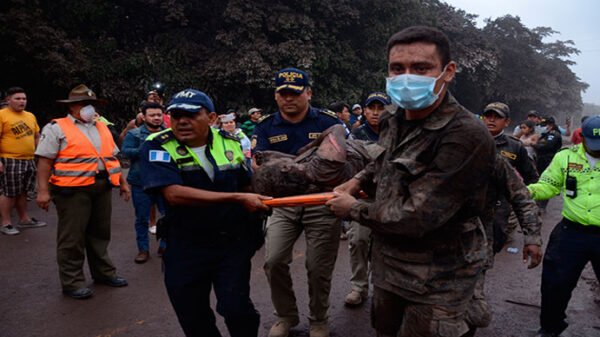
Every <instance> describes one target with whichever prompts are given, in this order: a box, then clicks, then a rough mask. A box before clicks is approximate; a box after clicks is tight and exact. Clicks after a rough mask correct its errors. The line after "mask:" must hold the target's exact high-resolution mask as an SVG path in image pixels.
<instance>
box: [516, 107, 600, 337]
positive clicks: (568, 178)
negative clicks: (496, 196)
mask: <svg viewBox="0 0 600 337" xmlns="http://www.w3.org/2000/svg"><path fill="white" fill-rule="evenodd" d="M581 129H582V132H581V133H582V135H583V143H582V144H577V145H575V146H572V147H570V148H567V149H563V150H561V151H559V152H557V153H556V155H555V156H554V158H553V159H552V162H550V165H549V166H548V168H547V169H546V170H545V171H544V172H543V173H542V176H541V177H540V180H539V181H538V182H537V183H535V184H531V185H529V186H527V187H528V188H529V191H530V192H531V196H532V197H533V199H535V200H548V199H550V198H552V197H554V196H556V195H558V194H561V193H562V194H563V195H564V198H563V199H564V203H563V210H562V215H563V219H562V220H561V222H559V223H558V224H557V225H556V227H555V228H554V230H552V234H550V238H549V241H548V247H546V256H545V257H544V264H543V270H542V310H541V313H540V325H541V329H540V331H539V335H538V336H540V337H557V336H558V335H560V334H561V332H563V330H565V329H566V328H567V326H568V325H569V324H567V322H566V321H565V318H566V314H565V311H566V309H567V306H568V304H569V300H570V299H571V292H572V291H573V289H575V286H577V281H578V280H579V277H580V276H581V272H582V271H583V268H584V267H585V265H586V264H587V263H588V262H591V263H592V268H593V269H594V272H595V273H596V278H598V279H599V280H600V193H599V192H598V180H600V166H598V162H599V161H600V116H594V117H590V118H588V119H587V120H586V121H585V122H584V123H583V125H582V128H581Z"/></svg>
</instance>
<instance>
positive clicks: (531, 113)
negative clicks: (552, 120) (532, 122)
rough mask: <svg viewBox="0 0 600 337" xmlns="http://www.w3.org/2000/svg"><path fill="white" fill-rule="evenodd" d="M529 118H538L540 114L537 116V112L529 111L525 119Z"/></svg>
mask: <svg viewBox="0 0 600 337" xmlns="http://www.w3.org/2000/svg"><path fill="white" fill-rule="evenodd" d="M531 116H534V117H540V114H538V112H537V111H535V110H530V111H529V112H528V113H527V117H531Z"/></svg>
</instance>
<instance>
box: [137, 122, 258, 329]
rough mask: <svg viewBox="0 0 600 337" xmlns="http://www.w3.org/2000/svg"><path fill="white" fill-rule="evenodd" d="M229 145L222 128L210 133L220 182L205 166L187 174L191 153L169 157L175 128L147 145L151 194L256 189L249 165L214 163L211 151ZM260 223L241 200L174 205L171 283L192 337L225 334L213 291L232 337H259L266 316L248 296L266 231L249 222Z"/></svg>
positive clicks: (170, 212) (170, 213)
mask: <svg viewBox="0 0 600 337" xmlns="http://www.w3.org/2000/svg"><path fill="white" fill-rule="evenodd" d="M217 138H218V139H217ZM222 140H223V138H222V137H221V134H220V133H218V132H217V131H214V130H211V132H209V139H208V143H207V147H206V155H207V157H208V159H209V161H210V162H211V163H212V166H213V167H214V180H211V179H210V178H209V176H208V175H207V173H206V172H205V171H204V170H203V169H202V168H201V167H196V168H194V167H189V166H188V167H186V169H181V164H182V163H184V162H186V161H189V160H190V159H189V156H188V157H187V158H176V157H174V156H173V155H170V156H169V155H166V152H165V151H164V147H163V146H162V145H163V144H164V143H165V142H177V140H176V139H175V137H174V135H173V133H172V132H171V131H170V130H166V131H165V132H162V133H160V134H159V135H158V136H157V137H155V138H153V139H149V140H147V141H146V142H145V143H144V144H143V145H142V148H141V155H140V157H141V158H140V160H141V167H143V168H144V173H143V178H142V180H143V185H144V189H145V190H146V191H147V192H149V193H159V192H160V189H161V188H163V187H167V186H169V185H182V186H189V187H193V188H198V189H203V190H209V191H216V192H238V191H242V190H243V188H244V187H246V186H248V185H249V184H250V173H249V170H248V169H247V168H246V167H245V166H243V165H242V166H239V167H238V168H235V169H221V168H222V166H221V168H220V167H219V165H217V162H216V161H215V157H216V155H217V153H214V152H211V151H213V149H214V148H218V146H220V144H221V142H222ZM217 142H218V143H219V144H217ZM175 146H179V147H177V151H176V152H177V154H181V155H183V157H185V155H187V151H188V149H187V148H186V147H185V146H183V145H178V143H177V144H175ZM236 151H237V150H236ZM239 151H241V149H240V150H239ZM152 152H154V157H152ZM156 153H159V155H158V157H157V155H156ZM157 158H158V159H157ZM253 218H255V216H253V215H252V214H251V213H249V212H247V211H246V210H245V209H244V207H243V206H242V205H241V204H237V203H219V204H211V205H210V206H207V207H202V206H172V205H167V208H166V222H167V223H168V231H167V250H166V252H165V254H164V255H163V261H164V267H165V285H166V288H167V292H168V294H169V298H170V300H171V303H172V304H173V308H174V309H175V311H176V313H177V317H178V319H179V322H180V323H181V326H182V328H183V330H184V332H185V334H186V336H188V337H189V336H198V337H200V336H202V337H207V336H210V337H212V336H215V337H217V336H219V337H220V336H221V334H220V333H219V331H218V329H217V327H216V326H215V316H214V313H213V311H212V310H211V308H210V299H209V295H210V291H211V287H214V290H215V294H216V297H217V312H218V313H219V314H220V315H222V316H223V317H224V318H225V324H226V325H227V328H228V330H229V333H230V334H231V336H232V337H237V336H253V337H255V336H257V332H258V325H259V320H260V316H259V314H258V312H257V311H256V310H255V308H254V305H253V304H252V301H251V300H250V296H249V295H250V294H249V293H250V286H249V283H250V268H251V264H250V260H251V258H252V256H253V255H254V253H255V251H256V249H257V248H258V247H259V245H260V243H259V242H260V240H261V239H262V230H261V227H260V224H259V222H257V221H256V222H253V221H251V220H249V219H253Z"/></svg>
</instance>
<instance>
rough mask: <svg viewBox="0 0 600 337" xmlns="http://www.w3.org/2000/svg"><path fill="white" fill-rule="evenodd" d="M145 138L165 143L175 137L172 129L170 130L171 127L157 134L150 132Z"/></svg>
mask: <svg viewBox="0 0 600 337" xmlns="http://www.w3.org/2000/svg"><path fill="white" fill-rule="evenodd" d="M146 139H147V140H156V141H157V142H158V143H159V144H161V145H162V144H165V143H167V142H168V141H171V140H173V139H177V138H175V134H174V133H173V131H171V129H168V130H166V131H163V132H159V133H157V134H152V135H150V136H148V138H146Z"/></svg>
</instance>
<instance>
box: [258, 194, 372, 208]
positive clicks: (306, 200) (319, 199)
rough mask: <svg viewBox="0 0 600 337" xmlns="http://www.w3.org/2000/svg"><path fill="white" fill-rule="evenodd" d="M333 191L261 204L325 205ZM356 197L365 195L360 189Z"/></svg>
mask: <svg viewBox="0 0 600 337" xmlns="http://www.w3.org/2000/svg"><path fill="white" fill-rule="evenodd" d="M333 197H334V194H333V192H324V193H314V194H304V195H294V196H291V197H283V198H274V199H269V200H263V201H262V202H263V204H265V205H267V206H271V207H296V206H318V205H325V203H326V202H327V201H328V200H331V199H333ZM358 197H359V198H361V199H364V198H366V197H367V195H366V194H365V192H363V191H360V192H359V193H358Z"/></svg>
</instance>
